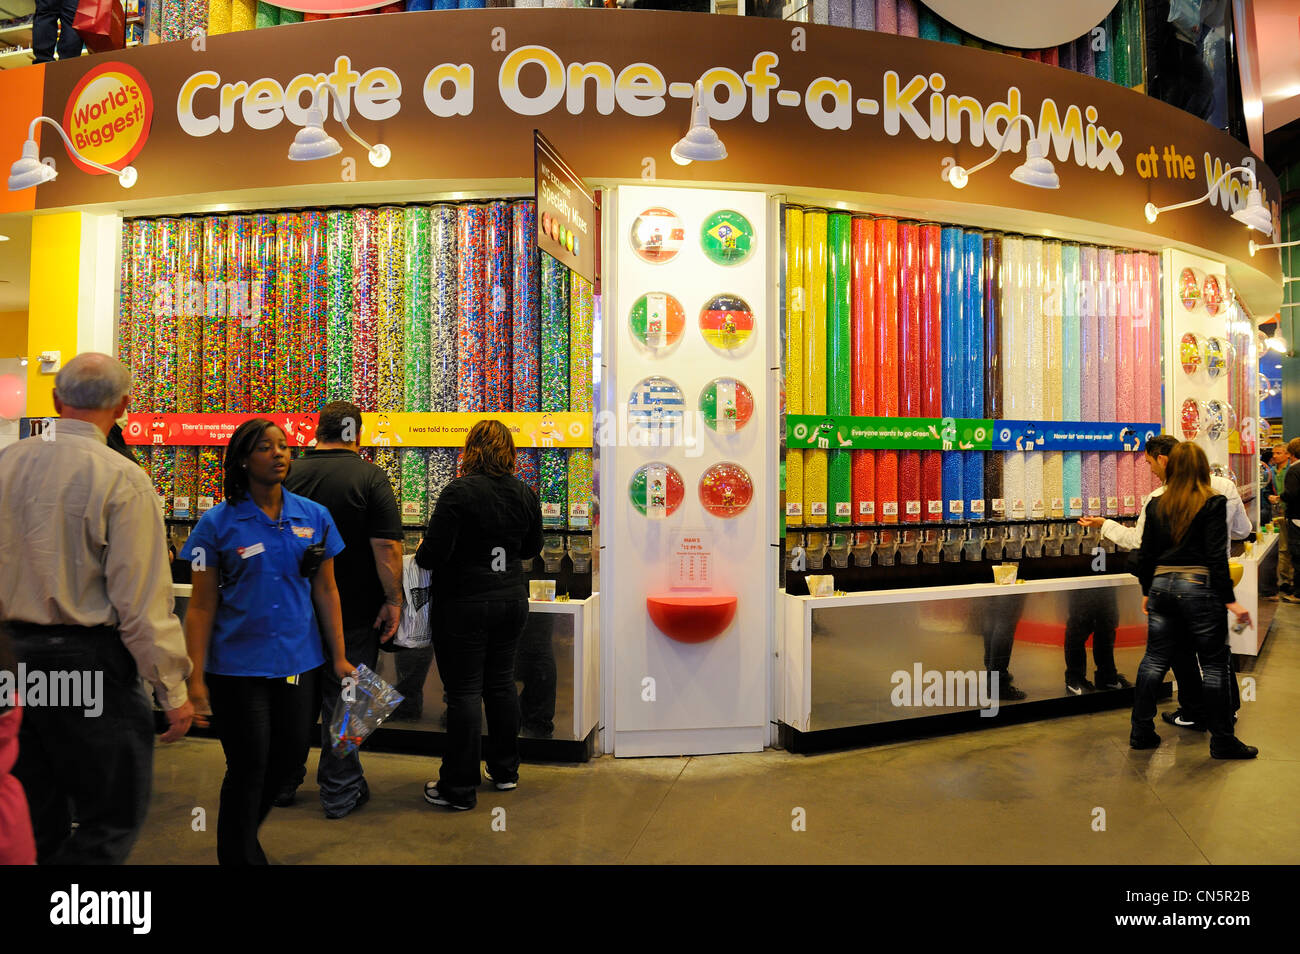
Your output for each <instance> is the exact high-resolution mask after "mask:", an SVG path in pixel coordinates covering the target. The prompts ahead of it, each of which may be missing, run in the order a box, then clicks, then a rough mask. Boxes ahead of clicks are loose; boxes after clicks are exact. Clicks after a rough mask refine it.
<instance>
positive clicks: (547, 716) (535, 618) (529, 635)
mask: <svg viewBox="0 0 1300 954" xmlns="http://www.w3.org/2000/svg"><path fill="white" fill-rule="evenodd" d="M555 621H556V616H555V615H554V614H552V613H530V614H529V616H528V622H527V623H525V624H524V632H523V635H522V636H520V637H519V653H518V655H517V656H516V657H515V679H516V680H519V681H521V682H522V683H523V684H524V687H523V689H521V690H520V691H519V710H520V712H519V715H520V727H521V728H522V730H523V731H524V732H526V733H528V734H530V735H537V736H542V737H550V736H551V735H553V734H554V733H555V684H556V670H555V649H554V648H553V647H552V645H551V637H552V634H553V633H554V632H555Z"/></svg>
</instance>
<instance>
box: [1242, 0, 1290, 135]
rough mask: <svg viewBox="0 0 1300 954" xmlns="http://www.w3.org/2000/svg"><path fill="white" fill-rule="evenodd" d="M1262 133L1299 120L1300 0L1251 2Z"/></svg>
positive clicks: (1261, 0)
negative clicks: (1256, 47) (1262, 124)
mask: <svg viewBox="0 0 1300 954" xmlns="http://www.w3.org/2000/svg"><path fill="white" fill-rule="evenodd" d="M1248 9H1249V10H1250V12H1251V16H1253V17H1254V20H1255V42H1256V43H1257V45H1258V48H1259V73H1260V96H1261V98H1262V99H1263V103H1264V132H1266V133H1269V132H1272V131H1273V130H1274V129H1277V128H1278V127H1279V126H1285V125H1286V124H1287V123H1289V122H1291V121H1292V120H1294V119H1300V0H1253V2H1252V3H1250V4H1248Z"/></svg>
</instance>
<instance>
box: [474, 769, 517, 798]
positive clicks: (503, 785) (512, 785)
mask: <svg viewBox="0 0 1300 954" xmlns="http://www.w3.org/2000/svg"><path fill="white" fill-rule="evenodd" d="M483 777H484V778H485V779H487V780H488V782H489V783H491V785H492V787H493V788H495V789H496V790H497V791H498V792H509V791H511V790H513V789H516V788H518V787H519V783H518V782H517V781H515V782H498V781H497V780H496V779H494V778H493V777H492V773H490V772H489V771H488V769H487V766H486V765H484V766H483Z"/></svg>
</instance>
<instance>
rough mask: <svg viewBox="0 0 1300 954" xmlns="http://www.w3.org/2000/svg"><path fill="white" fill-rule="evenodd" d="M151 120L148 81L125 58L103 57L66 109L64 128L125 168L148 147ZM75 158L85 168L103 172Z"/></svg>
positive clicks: (107, 161)
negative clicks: (106, 60) (110, 60)
mask: <svg viewBox="0 0 1300 954" xmlns="http://www.w3.org/2000/svg"><path fill="white" fill-rule="evenodd" d="M152 121H153V94H152V93H151V92H150V91H149V84H147V83H146V82H145V81H144V77H143V76H141V75H140V73H139V72H138V71H137V70H136V69H134V68H133V67H130V66H127V65H126V64H125V63H102V64H100V65H99V66H97V67H95V68H94V69H93V70H91V71H90V72H88V73H87V74H86V75H85V76H83V77H82V78H81V81H80V82H78V83H77V85H76V87H75V88H74V89H73V91H72V95H71V96H69V97H68V107H67V109H66V110H65V112H64V114H63V128H64V129H66V130H67V131H68V136H69V137H70V138H71V139H72V143H73V145H74V146H75V147H76V149H77V151H78V152H79V153H81V154H82V155H83V156H85V157H86V158H87V159H92V160H94V161H95V162H99V163H102V164H103V165H106V166H108V167H110V168H112V169H122V168H124V167H125V166H126V165H127V164H128V163H130V162H131V160H132V159H134V158H135V157H136V155H137V154H138V153H139V152H140V150H141V149H142V148H144V144H145V140H146V139H148V138H149V124H150V123H151V122H152ZM73 162H76V163H77V165H78V166H79V167H80V168H81V169H82V170H84V171H86V172H89V173H91V174H98V175H102V174H103V173H100V172H99V170H98V169H93V168H90V167H88V166H86V165H84V164H82V163H80V162H77V160H76V159H73Z"/></svg>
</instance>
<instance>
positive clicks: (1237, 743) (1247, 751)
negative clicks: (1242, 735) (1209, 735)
mask: <svg viewBox="0 0 1300 954" xmlns="http://www.w3.org/2000/svg"><path fill="white" fill-rule="evenodd" d="M1257 755H1259V749H1257V748H1255V746H1253V745H1247V744H1246V743H1245V742H1243V741H1241V739H1236V738H1234V739H1233V740H1232V741H1230V742H1227V743H1224V744H1222V745H1219V746H1215V744H1214V743H1213V742H1211V743H1210V757H1211V758H1215V759H1253V758H1254V757H1255V756H1257Z"/></svg>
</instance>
